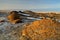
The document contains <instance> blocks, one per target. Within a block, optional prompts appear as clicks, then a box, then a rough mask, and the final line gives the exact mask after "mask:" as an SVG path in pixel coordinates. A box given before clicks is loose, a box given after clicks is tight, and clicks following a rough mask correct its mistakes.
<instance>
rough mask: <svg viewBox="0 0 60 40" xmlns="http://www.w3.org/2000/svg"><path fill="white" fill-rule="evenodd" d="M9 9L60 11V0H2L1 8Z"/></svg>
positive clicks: (0, 2)
mask: <svg viewBox="0 0 60 40" xmlns="http://www.w3.org/2000/svg"><path fill="white" fill-rule="evenodd" d="M8 9H40V10H42V11H43V10H44V11H60V0H0V10H8Z"/></svg>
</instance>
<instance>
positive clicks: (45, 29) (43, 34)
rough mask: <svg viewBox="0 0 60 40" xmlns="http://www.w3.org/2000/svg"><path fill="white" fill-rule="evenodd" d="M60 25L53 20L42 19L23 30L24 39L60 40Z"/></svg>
mask: <svg viewBox="0 0 60 40" xmlns="http://www.w3.org/2000/svg"><path fill="white" fill-rule="evenodd" d="M59 25H60V23H59V24H58V23H57V22H56V21H53V20H51V19H42V20H38V21H34V22H32V23H31V24H30V25H28V26H26V27H25V29H23V30H22V35H23V37H22V38H21V40H22V39H24V38H26V39H31V40H60V32H59V31H60V26H59Z"/></svg>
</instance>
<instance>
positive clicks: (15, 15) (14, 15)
mask: <svg viewBox="0 0 60 40" xmlns="http://www.w3.org/2000/svg"><path fill="white" fill-rule="evenodd" d="M7 18H8V20H9V22H11V23H13V24H15V23H18V22H20V21H21V18H20V15H19V14H18V12H17V11H12V12H10V14H9V15H8V17H7Z"/></svg>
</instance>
